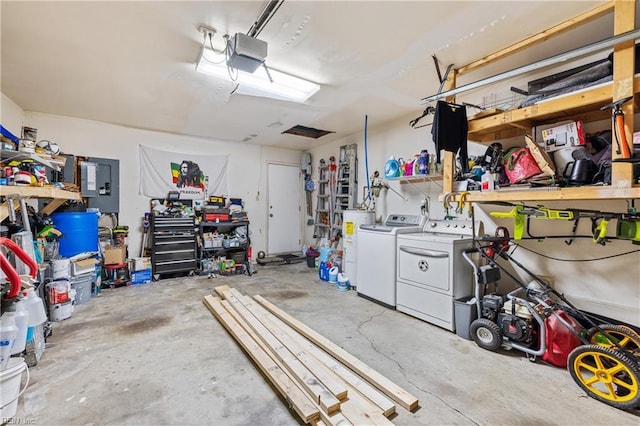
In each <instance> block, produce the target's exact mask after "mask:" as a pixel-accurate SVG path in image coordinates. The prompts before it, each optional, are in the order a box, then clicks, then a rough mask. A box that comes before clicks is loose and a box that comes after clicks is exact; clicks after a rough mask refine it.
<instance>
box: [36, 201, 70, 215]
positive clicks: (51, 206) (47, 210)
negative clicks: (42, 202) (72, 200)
mask: <svg viewBox="0 0 640 426" xmlns="http://www.w3.org/2000/svg"><path fill="white" fill-rule="evenodd" d="M66 202H67V200H62V199H60V198H54V199H53V200H51V201H49V202H48V203H47V205H46V206H44V207H43V208H41V209H40V211H38V213H40V214H46V215H50V214H51V213H53V212H54V211H56V209H57V208H58V207H60V206H61V205H63V204H64V203H66Z"/></svg>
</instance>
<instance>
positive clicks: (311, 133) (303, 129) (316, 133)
mask: <svg viewBox="0 0 640 426" xmlns="http://www.w3.org/2000/svg"><path fill="white" fill-rule="evenodd" d="M285 133H288V134H290V135H296V136H303V137H305V138H312V139H318V138H321V137H323V136H325V135H328V134H329V133H335V132H332V131H330V130H320V129H314V128H313V127H307V126H301V125H300V124H298V125H296V126H293V127H292V128H290V129H289V130H285V131H284V132H282V134H285Z"/></svg>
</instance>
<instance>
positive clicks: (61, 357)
mask: <svg viewBox="0 0 640 426" xmlns="http://www.w3.org/2000/svg"><path fill="white" fill-rule="evenodd" d="M258 268H259V270H258V273H257V274H255V275H253V276H251V277H249V276H246V275H242V276H240V275H238V276H232V277H217V278H212V279H207V278H206V277H185V278H174V279H163V280H160V281H157V282H154V283H150V284H144V285H138V286H134V287H120V288H116V289H106V290H102V293H101V294H100V295H98V296H97V297H93V298H92V299H91V300H90V301H89V302H88V303H85V304H82V305H78V306H77V307H76V310H75V312H74V314H73V316H72V317H71V318H69V319H67V320H65V321H63V322H59V323H55V328H54V330H53V335H52V336H51V337H50V338H49V339H48V341H47V349H46V351H45V352H44V354H43V356H42V359H41V360H40V362H39V363H38V365H37V366H35V367H33V368H32V369H31V382H30V383H29V387H28V389H27V391H26V392H25V394H24V396H23V397H22V398H21V399H20V402H19V405H18V411H17V413H16V416H15V417H14V419H13V420H12V423H13V424H29V423H30V424H48V425H63V424H64V425H80V424H108V425H111V424H136V425H146V424H180V425H192V424H193V425H195V424H206V425H257V424H266V425H296V424H298V423H299V421H298V420H297V418H296V417H295V414H294V413H293V412H292V411H290V410H289V409H288V408H287V405H286V404H285V403H284V402H283V400H282V399H281V398H280V397H279V395H278V394H277V393H276V391H275V390H274V388H272V387H271V386H270V385H269V384H268V382H267V381H266V380H265V379H264V378H263V377H262V376H261V375H260V373H259V372H258V370H257V369H256V367H255V366H254V365H253V364H252V362H251V361H250V360H249V358H248V357H247V356H246V355H245V353H244V352H243V351H242V349H241V348H240V347H239V346H238V345H237V344H236V342H235V340H233V338H232V337H230V336H229V334H228V333H227V332H226V330H225V329H224V328H223V327H222V325H220V324H219V323H218V321H217V320H216V319H215V318H214V317H213V315H212V314H211V313H210V312H209V311H208V310H207V309H206V307H205V306H204V305H203V303H202V298H203V296H205V295H208V294H212V293H214V291H213V288H214V287H216V286H218V285H223V284H226V285H229V286H231V287H235V288H237V289H238V290H240V291H241V292H242V293H244V294H247V295H255V294H261V295H263V296H264V297H265V298H266V299H268V300H269V301H271V302H272V303H274V304H276V305H277V306H279V307H280V308H282V309H283V310H285V311H286V312H288V313H289V314H290V315H292V316H294V317H295V318H297V319H299V320H300V321H302V322H304V323H305V324H307V325H309V326H311V327H312V328H314V329H315V330H316V331H317V332H319V333H321V334H322V335H324V336H325V337H327V338H329V339H331V340H332V341H333V342H334V343H336V344H338V345H340V346H342V347H343V348H344V349H346V350H347V351H349V352H350V353H352V354H353V355H355V356H357V357H359V358H360V359H361V360H362V361H364V362H365V363H367V364H369V365H370V366H371V367H373V368H374V369H376V370H378V371H379V372H381V373H382V374H384V375H386V376H387V377H388V378H390V379H391V380H393V381H394V382H396V383H397V384H399V385H400V386H402V387H403V388H405V389H406V390H408V391H409V392H411V393H412V394H413V395H415V396H417V397H418V399H419V401H420V408H419V409H418V410H417V411H415V412H414V413H410V412H408V411H406V410H405V409H403V408H402V407H400V406H398V408H397V414H396V415H395V416H394V417H393V418H392V421H393V422H394V423H396V424H398V425H442V424H447V425H507V424H508V425H637V424H639V423H640V410H635V411H634V412H624V411H621V410H617V409H614V408H612V407H610V406H608V405H606V404H603V403H600V402H598V401H596V400H594V399H592V398H589V397H587V396H586V395H585V394H584V392H582V391H581V390H580V388H578V386H577V385H576V384H575V383H574V382H573V380H572V379H571V377H570V375H569V373H568V372H567V371H566V370H565V369H561V368H557V367H553V366H550V365H546V364H544V363H542V362H540V361H538V362H537V363H532V362H529V361H528V360H527V359H526V358H525V357H524V356H523V355H522V354H521V353H519V352H515V351H511V352H509V351H502V352H498V353H493V352H488V351H485V350H483V349H481V348H479V347H477V346H476V344H475V343H473V342H472V341H468V340H464V339H462V338H460V337H458V336H457V335H455V334H454V333H450V332H448V331H446V330H443V329H440V328H438V327H435V326H432V325H430V324H428V323H425V322H422V321H420V320H417V319H414V318H412V317H410V316H407V315H405V314H402V313H399V312H396V311H392V310H389V309H386V308H384V307H382V306H379V305H377V304H374V303H372V302H369V301H367V300H365V299H362V298H360V297H358V296H357V295H356V293H355V292H354V291H349V292H339V291H337V290H336V288H335V287H334V286H332V285H330V284H329V283H327V282H323V281H320V280H319V279H318V277H317V273H316V271H315V270H314V269H310V268H308V267H307V266H306V263H299V264H293V265H283V266H266V267H258Z"/></svg>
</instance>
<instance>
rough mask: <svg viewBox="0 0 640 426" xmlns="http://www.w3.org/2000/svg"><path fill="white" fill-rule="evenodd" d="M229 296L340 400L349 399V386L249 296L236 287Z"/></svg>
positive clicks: (228, 293) (232, 301)
mask: <svg viewBox="0 0 640 426" xmlns="http://www.w3.org/2000/svg"><path fill="white" fill-rule="evenodd" d="M226 295H227V296H229V295H232V297H229V299H228V300H229V301H230V302H231V303H234V302H236V301H237V303H240V304H242V305H243V306H244V307H245V309H246V310H247V311H248V312H249V313H251V314H252V315H253V317H255V318H256V319H257V320H258V321H260V323H262V325H263V326H264V327H265V329H266V330H267V331H268V332H269V333H270V334H271V335H273V336H274V337H275V338H276V339H277V340H279V341H280V343H282V344H283V345H284V346H285V347H286V348H287V349H288V350H289V351H290V352H291V353H292V354H293V355H294V356H295V357H296V358H297V359H298V360H299V361H300V362H301V363H302V364H303V365H304V366H305V367H307V369H308V370H309V371H310V372H311V373H312V374H313V375H314V376H315V377H316V378H317V379H318V380H320V382H322V384H323V385H325V386H326V387H327V389H328V390H329V391H330V392H331V393H332V394H333V395H334V396H335V397H336V398H338V400H340V401H344V400H346V399H347V387H346V386H345V385H344V383H343V382H341V381H339V380H337V378H336V377H335V375H334V374H333V373H332V372H329V374H327V370H326V369H324V366H323V365H322V364H320V362H319V361H318V360H317V359H315V358H314V357H313V356H311V355H310V354H308V353H307V351H306V350H305V349H304V348H303V347H302V346H301V345H299V344H298V343H297V342H296V341H295V340H294V339H292V338H291V337H290V336H289V335H287V334H286V333H284V332H283V331H282V330H280V329H278V328H277V327H275V326H274V325H273V323H272V322H271V321H269V318H265V317H264V316H261V315H260V314H259V313H257V312H256V311H255V309H254V307H255V306H258V305H257V304H255V303H254V302H253V301H252V300H251V298H250V297H249V296H243V295H242V294H240V292H239V291H238V290H236V289H231V290H230V291H229V292H227V293H226Z"/></svg>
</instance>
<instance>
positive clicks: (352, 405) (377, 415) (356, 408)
mask: <svg viewBox="0 0 640 426" xmlns="http://www.w3.org/2000/svg"><path fill="white" fill-rule="evenodd" d="M225 295H226V296H228V297H229V301H232V299H233V298H235V300H236V301H238V303H241V304H243V306H245V308H246V309H247V310H249V311H250V312H251V313H252V314H254V316H255V317H256V318H257V319H258V320H259V321H263V319H264V318H263V317H259V316H258V315H255V312H254V311H253V309H252V308H253V307H254V306H256V307H257V306H258V305H256V304H254V303H252V302H251V299H250V298H249V297H248V296H243V295H242V294H240V292H238V290H235V289H231V290H230V291H229V292H226V293H225ZM232 303H233V302H232ZM248 304H250V305H251V307H249V306H247V305H248ZM270 315H272V314H270ZM272 316H273V315H272ZM265 322H268V321H267V320H266V319H265ZM263 324H264V323H263ZM265 326H266V324H265ZM300 337H302V336H300ZM289 340H291V339H289ZM283 343H284V342H283ZM287 346H288V345H287ZM294 346H296V345H295V344H294ZM291 349H292V348H291V347H289V350H291ZM315 362H316V363H317V362H318V361H317V360H316V361H315ZM316 366H318V365H316ZM345 394H346V392H345ZM340 411H341V412H342V413H335V414H342V415H343V417H344V421H345V422H347V423H344V425H346V424H357V425H361V424H367V425H369V424H375V425H391V424H392V423H391V422H390V421H389V420H388V419H387V418H386V417H384V415H383V414H382V413H381V412H380V410H379V409H378V408H377V407H375V406H374V405H373V404H372V403H371V402H369V401H367V400H366V399H365V398H364V397H363V396H361V395H360V394H358V393H357V392H355V391H353V390H351V391H350V392H349V399H348V400H346V401H342V402H341V404H340ZM322 415H323V411H322V410H321V411H320V416H322ZM321 418H322V417H321ZM323 420H324V421H325V422H327V423H329V424H334V423H333V422H334V421H335V420H337V419H336V418H335V415H332V416H331V418H328V419H323ZM339 424H340V425H342V424H343V423H339Z"/></svg>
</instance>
